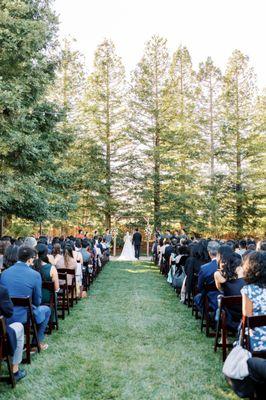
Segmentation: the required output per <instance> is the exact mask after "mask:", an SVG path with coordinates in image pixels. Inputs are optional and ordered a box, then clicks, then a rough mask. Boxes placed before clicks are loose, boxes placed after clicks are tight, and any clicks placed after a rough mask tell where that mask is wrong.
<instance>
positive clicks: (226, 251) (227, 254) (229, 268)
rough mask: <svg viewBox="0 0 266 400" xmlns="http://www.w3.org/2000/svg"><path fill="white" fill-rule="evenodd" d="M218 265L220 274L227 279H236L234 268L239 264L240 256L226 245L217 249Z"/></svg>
mask: <svg viewBox="0 0 266 400" xmlns="http://www.w3.org/2000/svg"><path fill="white" fill-rule="evenodd" d="M218 265H219V270H220V272H221V275H222V276H223V277H224V278H225V279H226V280H227V281H230V280H232V279H237V272H236V269H237V267H239V266H240V265H241V258H239V257H238V256H237V254H235V253H234V252H233V250H232V248H231V247H230V246H228V245H224V246H220V247H219V249H218Z"/></svg>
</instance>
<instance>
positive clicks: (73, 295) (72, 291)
mask: <svg viewBox="0 0 266 400" xmlns="http://www.w3.org/2000/svg"><path fill="white" fill-rule="evenodd" d="M57 271H58V272H59V273H62V272H63V273H64V272H65V273H67V275H71V277H72V279H71V284H70V285H69V284H68V293H69V304H70V307H74V300H75V302H76V304H77V302H78V298H77V288H76V271H75V270H74V269H68V268H58V269H57Z"/></svg>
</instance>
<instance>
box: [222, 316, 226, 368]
mask: <svg viewBox="0 0 266 400" xmlns="http://www.w3.org/2000/svg"><path fill="white" fill-rule="evenodd" d="M222 349H223V362H224V361H225V359H226V350H227V328H226V321H225V320H224V315H223V316H222Z"/></svg>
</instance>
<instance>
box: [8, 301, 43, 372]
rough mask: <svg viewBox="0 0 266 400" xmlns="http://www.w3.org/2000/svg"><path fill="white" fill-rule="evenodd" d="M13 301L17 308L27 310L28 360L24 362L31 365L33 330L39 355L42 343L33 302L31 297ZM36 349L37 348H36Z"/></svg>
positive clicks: (26, 344)
mask: <svg viewBox="0 0 266 400" xmlns="http://www.w3.org/2000/svg"><path fill="white" fill-rule="evenodd" d="M11 301H12V303H13V304H14V306H15V307H23V308H25V309H26V310H27V321H26V322H25V324H23V325H24V330H25V335H26V343H25V347H26V358H25V359H24V360H23V361H22V362H24V363H27V364H30V363H31V330H32V336H33V339H34V340H35V342H36V347H37V351H38V353H40V351H41V347H40V342H39V339H38V335H37V326H36V322H35V318H34V314H33V309H32V302H31V298H30V297H11ZM34 347H35V346H34Z"/></svg>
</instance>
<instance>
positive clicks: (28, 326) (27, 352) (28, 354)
mask: <svg viewBox="0 0 266 400" xmlns="http://www.w3.org/2000/svg"><path fill="white" fill-rule="evenodd" d="M25 333H26V360H25V361H26V363H27V364H30V363H31V358H30V323H29V322H27V324H26V327H25Z"/></svg>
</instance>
